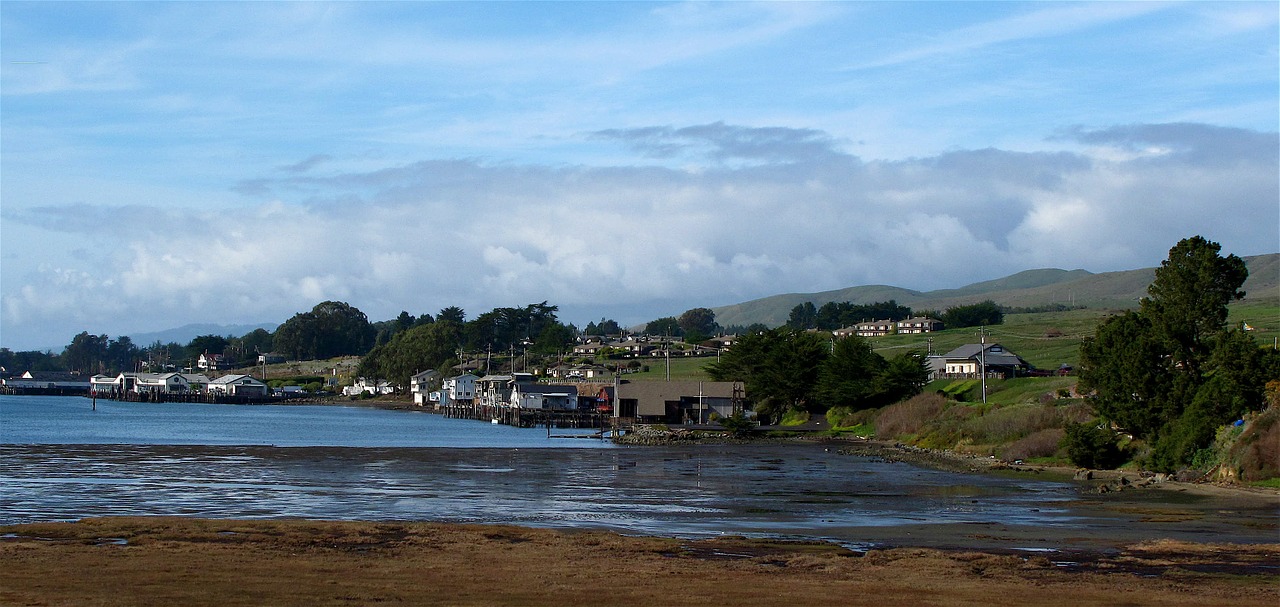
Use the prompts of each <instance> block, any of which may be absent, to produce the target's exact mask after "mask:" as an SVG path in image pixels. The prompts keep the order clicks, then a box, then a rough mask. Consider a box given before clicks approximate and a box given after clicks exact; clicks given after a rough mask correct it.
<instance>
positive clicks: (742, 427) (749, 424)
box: [720, 413, 756, 438]
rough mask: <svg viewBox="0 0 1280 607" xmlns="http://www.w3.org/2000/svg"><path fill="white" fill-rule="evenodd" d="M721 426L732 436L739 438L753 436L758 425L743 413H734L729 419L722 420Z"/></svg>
mask: <svg viewBox="0 0 1280 607" xmlns="http://www.w3.org/2000/svg"><path fill="white" fill-rule="evenodd" d="M720 425H721V426H723V427H724V429H725V431H726V432H728V433H729V434H730V435H731V436H734V437H738V438H745V437H748V436H751V435H752V434H754V433H755V431H756V423H755V422H754V421H752V420H750V419H748V418H747V416H745V415H743V414H742V413H734V414H733V415H730V416H729V417H724V418H721V419H720Z"/></svg>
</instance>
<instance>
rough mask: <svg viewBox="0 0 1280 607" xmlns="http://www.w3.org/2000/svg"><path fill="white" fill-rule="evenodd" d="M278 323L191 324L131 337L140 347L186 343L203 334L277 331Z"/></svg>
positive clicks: (220, 334) (231, 334) (237, 335)
mask: <svg viewBox="0 0 1280 607" xmlns="http://www.w3.org/2000/svg"><path fill="white" fill-rule="evenodd" d="M278 326H280V325H279V324H277V323H268V324H259V325H215V324H208V323H204V324H190V325H183V326H181V327H178V328H176V329H168V330H165V331H155V332H152V333H138V334H135V335H130V336H129V339H130V340H132V341H133V343H134V345H136V346H138V347H145V346H149V345H151V344H153V343H156V342H157V341H158V342H160V343H162V344H168V343H177V344H182V345H186V344H188V343H190V342H191V340H193V339H195V338H197V337H200V336H201V335H217V336H219V337H226V336H228V335H230V336H232V337H244V336H245V334H247V333H252V332H253V331H254V330H256V329H266V330H268V331H271V332H273V333H274V332H275V330H276V327H278Z"/></svg>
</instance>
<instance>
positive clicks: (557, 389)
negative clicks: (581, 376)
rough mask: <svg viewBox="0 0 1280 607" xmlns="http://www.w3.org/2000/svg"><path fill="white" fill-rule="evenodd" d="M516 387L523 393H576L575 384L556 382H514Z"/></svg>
mask: <svg viewBox="0 0 1280 607" xmlns="http://www.w3.org/2000/svg"><path fill="white" fill-rule="evenodd" d="M516 389H517V390H519V391H520V392H521V393H523V394H577V393H578V387H577V386H567V385H557V384H516Z"/></svg>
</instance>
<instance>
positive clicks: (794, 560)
mask: <svg viewBox="0 0 1280 607" xmlns="http://www.w3.org/2000/svg"><path fill="white" fill-rule="evenodd" d="M0 537H2V538H3V539H0V603H2V604H7V605H189V606H193V607H199V606H203V605H370V604H380V603H399V604H410V605H556V606H561V607H574V606H578V605H646V606H648V605H737V606H754V605H787V606H791V607H803V606H807V605H831V604H841V605H886V604H910V605H938V606H952V605H992V604H1005V605H1048V606H1052V605H1064V606H1066V605H1071V606H1080V605H1160V606H1179V605H1228V604H1229V605H1236V606H1251V605H1265V606H1268V607H1274V605H1275V604H1276V603H1275V602H1276V596H1277V590H1278V589H1280V576H1277V573H1276V570H1275V567H1276V563H1277V559H1278V558H1280V545H1278V544H1269V545H1248V546H1239V545H1203V544H1185V543H1176V542H1155V543H1145V544H1141V545H1135V546H1128V547H1126V548H1124V549H1123V550H1121V551H1119V552H1116V553H1113V554H1094V555H1091V556H1089V558H1079V557H1077V558H1076V560H1073V561H1070V562H1064V561H1061V560H1058V559H1057V558H1056V557H1053V558H1051V557H1046V556H1042V555H1036V554H1030V555H1027V554H1012V555H1011V554H1001V553H990V552H982V551H971V550H966V551H959V550H952V551H940V550H932V549H924V548H896V549H888V550H873V551H868V552H856V551H851V550H848V549H846V548H841V547H839V546H836V545H833V544H828V543H818V542H805V543H787V542H779V541H764V540H746V539H742V538H732V537H727V538H717V539H711V540H696V541H695V540H682V539H675V538H653V537H624V536H621V535H618V534H614V533H609V532H601V531H586V530H575V531H555V530H547V529H532V528H525V527H509V526H483V525H447V524H433V523H362V522H315V521H234V520H199V519H180V518H119V519H88V520H85V521H81V522H78V523H38V524H28V525H18V526H7V527H0Z"/></svg>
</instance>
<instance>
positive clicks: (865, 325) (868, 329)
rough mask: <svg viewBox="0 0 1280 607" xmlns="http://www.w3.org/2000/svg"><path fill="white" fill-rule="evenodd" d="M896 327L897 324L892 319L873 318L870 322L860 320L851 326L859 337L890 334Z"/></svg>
mask: <svg viewBox="0 0 1280 607" xmlns="http://www.w3.org/2000/svg"><path fill="white" fill-rule="evenodd" d="M897 328H898V324H897V323H895V322H893V321H892V320H873V321H871V322H860V323H858V324H856V325H854V326H853V330H854V333H855V334H856V335H858V336H859V337H880V336H882V335H891V334H892V333H893V332H894V331H896V330H897Z"/></svg>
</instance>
